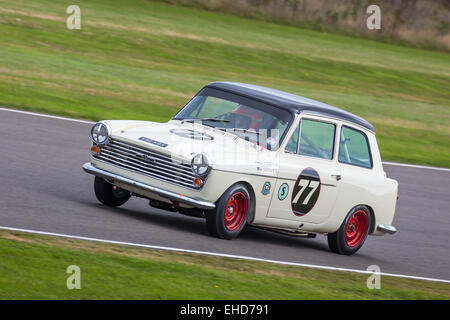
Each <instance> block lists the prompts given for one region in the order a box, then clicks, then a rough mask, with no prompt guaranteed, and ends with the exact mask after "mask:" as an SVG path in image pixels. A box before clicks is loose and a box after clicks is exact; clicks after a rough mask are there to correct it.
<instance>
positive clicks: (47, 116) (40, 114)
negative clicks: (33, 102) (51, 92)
mask: <svg viewBox="0 0 450 320" xmlns="http://www.w3.org/2000/svg"><path fill="white" fill-rule="evenodd" d="M0 111H8V112H14V113H21V114H26V115H29V116H36V117H42V118H50V119H57V120H65V121H72V122H80V123H88V124H93V123H95V122H93V121H89V120H80V119H73V118H66V117H60V116H52V115H49V114H45V113H37V112H30V111H22V110H15V109H8V108H2V107H0Z"/></svg>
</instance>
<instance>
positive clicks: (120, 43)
mask: <svg viewBox="0 0 450 320" xmlns="http://www.w3.org/2000/svg"><path fill="white" fill-rule="evenodd" d="M73 3H78V4H79V5H80V7H81V19H82V20H81V23H82V29H81V30H68V29H67V28H66V27H65V25H66V19H67V17H68V15H67V14H66V13H65V10H66V7H67V4H66V3H61V2H57V1H51V0H37V1H25V0H17V1H6V0H0V104H1V105H4V106H8V107H13V108H20V109H25V110H33V111H39V112H47V113H54V114H60V115H64V116H71V117H76V118H86V119H93V120H99V119H143V120H154V121H166V120H168V119H169V118H170V117H171V116H172V115H173V114H174V113H175V112H176V111H177V110H178V109H179V108H180V107H182V106H183V105H184V104H185V103H186V102H187V101H188V99H189V98H190V97H191V96H192V95H193V94H195V93H196V92H197V91H198V90H199V89H200V88H201V87H202V86H203V85H205V84H206V83H209V82H211V81H216V80H227V81H240V82H249V83H254V84H259V85H265V86H269V87H274V88H278V89H281V90H286V91H289V92H293V93H297V94H300V95H303V96H306V97H309V98H313V99H317V100H320V101H323V102H326V103H329V104H332V105H335V106H337V107H341V108H343V109H345V110H348V111H350V112H353V113H356V114H358V115H360V116H362V117H364V118H366V119H367V120H368V121H370V122H371V123H372V124H373V125H374V126H375V129H376V132H377V137H378V141H379V145H380V149H381V153H382V158H383V159H384V160H391V161H401V162H408V163H419V164H428V165H435V166H443V167H450V126H449V123H450V90H449V87H450V55H449V54H448V53H445V52H434V51H427V50H423V49H416V48H408V47H402V46H399V45H394V44H386V43H381V42H376V41H372V40H364V39H359V38H355V37H347V36H343V35H336V34H327V33H321V32H317V31H312V30H306V29H301V28H296V27H292V26H286V25H277V24H273V23H268V22H263V21H257V20H250V19H244V18H240V17H235V16H231V15H226V14H220V13H211V12H206V11H199V10H194V9H189V8H185V7H177V6H172V5H168V4H164V3H159V2H152V1H143V0H127V1H125V0H115V1H106V0H93V1H83V2H80V1H72V2H71V4H73Z"/></svg>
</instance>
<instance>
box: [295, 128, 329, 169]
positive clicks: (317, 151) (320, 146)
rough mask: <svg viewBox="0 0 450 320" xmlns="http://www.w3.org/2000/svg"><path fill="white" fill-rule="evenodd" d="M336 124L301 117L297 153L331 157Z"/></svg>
mask: <svg viewBox="0 0 450 320" xmlns="http://www.w3.org/2000/svg"><path fill="white" fill-rule="evenodd" d="M335 131H336V126H335V125H334V124H332V123H327V122H321V121H315V120H308V119H302V120H301V128H300V150H299V152H298V153H299V154H301V155H304V156H310V157H316V158H322V159H328V160H331V159H333V150H334V136H335Z"/></svg>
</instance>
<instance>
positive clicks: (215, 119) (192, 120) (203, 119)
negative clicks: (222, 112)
mask: <svg viewBox="0 0 450 320" xmlns="http://www.w3.org/2000/svg"><path fill="white" fill-rule="evenodd" d="M196 121H199V122H202V121H211V122H224V123H228V122H230V120H225V119H217V118H198V119H182V120H181V122H182V123H183V122H196Z"/></svg>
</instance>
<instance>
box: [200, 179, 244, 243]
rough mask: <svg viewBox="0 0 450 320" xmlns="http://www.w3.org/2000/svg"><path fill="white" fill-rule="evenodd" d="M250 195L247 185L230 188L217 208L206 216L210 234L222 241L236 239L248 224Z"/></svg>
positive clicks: (221, 198)
mask: <svg viewBox="0 0 450 320" xmlns="http://www.w3.org/2000/svg"><path fill="white" fill-rule="evenodd" d="M249 208H250V194H249V192H248V190H247V188H246V186H245V185H243V184H241V183H238V184H236V185H234V186H232V187H231V188H229V189H228V190H227V191H225V193H224V194H223V195H222V197H220V199H219V201H217V206H216V208H215V209H214V210H212V211H211V212H208V213H207V214H206V226H207V228H208V232H209V233H210V234H211V235H212V236H214V237H217V238H220V239H227V240H230V239H234V238H236V237H237V236H238V235H239V233H241V231H242V229H244V226H245V223H246V222H247V214H248V210H249Z"/></svg>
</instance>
